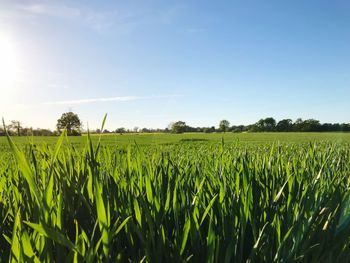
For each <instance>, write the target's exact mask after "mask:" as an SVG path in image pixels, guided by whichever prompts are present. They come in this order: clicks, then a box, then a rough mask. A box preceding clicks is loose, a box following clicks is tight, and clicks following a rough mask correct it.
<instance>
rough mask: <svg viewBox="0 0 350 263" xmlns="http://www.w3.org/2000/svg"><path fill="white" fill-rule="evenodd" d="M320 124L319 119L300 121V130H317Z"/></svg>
mask: <svg viewBox="0 0 350 263" xmlns="http://www.w3.org/2000/svg"><path fill="white" fill-rule="evenodd" d="M321 127H322V126H321V124H320V121H319V120H315V119H308V120H305V121H303V122H302V126H301V130H300V131H303V132H317V131H320V130H321Z"/></svg>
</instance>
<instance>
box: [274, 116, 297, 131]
mask: <svg viewBox="0 0 350 263" xmlns="http://www.w3.org/2000/svg"><path fill="white" fill-rule="evenodd" d="M292 128H293V121H292V120H291V119H284V120H280V121H279V122H278V123H277V126H276V130H277V131H279V132H289V131H292Z"/></svg>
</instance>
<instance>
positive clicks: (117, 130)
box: [115, 127, 126, 134]
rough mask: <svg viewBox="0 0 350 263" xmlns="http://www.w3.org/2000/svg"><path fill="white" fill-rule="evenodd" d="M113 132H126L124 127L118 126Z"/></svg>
mask: <svg viewBox="0 0 350 263" xmlns="http://www.w3.org/2000/svg"><path fill="white" fill-rule="evenodd" d="M115 132H116V133H120V134H123V133H126V130H125V128H123V127H120V128H117V129H116V130H115Z"/></svg>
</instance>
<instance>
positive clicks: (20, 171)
mask: <svg viewBox="0 0 350 263" xmlns="http://www.w3.org/2000/svg"><path fill="white" fill-rule="evenodd" d="M123 136H124V135H123ZM170 136H174V137H171V138H178V139H177V140H176V141H175V140H174V141H171V140H170V143H169V141H168V142H165V141H164V144H153V143H152V141H151V142H149V141H148V144H146V143H145V144H143V145H142V144H141V145H139V144H138V142H137V141H136V139H135V141H136V143H135V142H129V141H128V140H126V141H124V144H121V145H119V144H118V143H115V141H114V140H115V139H112V138H113V136H112V137H110V140H109V141H106V140H105V138H106V137H108V136H103V137H101V138H99V137H94V138H91V137H83V138H67V137H66V136H65V135H64V134H63V135H62V136H61V137H60V138H58V139H57V138H55V140H53V141H52V142H51V143H49V144H37V143H35V142H32V143H29V142H28V141H26V139H19V140H23V141H22V143H20V144H18V142H20V141H19V140H18V138H15V140H11V139H10V138H9V142H8V144H7V145H8V146H7V147H8V148H6V149H8V150H7V154H6V155H5V154H4V153H3V155H2V159H1V162H0V218H1V220H0V235H1V236H0V255H1V260H0V261H4V262H5V261H8V259H10V261H12V262H53V261H55V262H72V261H75V262H107V261H110V262H116V261H117V262H118V261H119V262H127V261H131V262H139V261H144V262H183V261H189V262H203V261H208V262H247V261H250V262H273V261H276V262H295V261H300V262H347V260H348V258H349V257H350V243H349V242H350V239H349V236H350V235H349V234H350V227H349V225H350V215H349V210H350V209H349V207H350V206H349V194H350V191H349V175H350V150H349V149H350V148H349V143H347V142H344V140H342V142H340V141H338V140H334V141H330V140H326V139H316V140H309V141H307V140H305V141H300V142H298V141H291V140H290V139H291V138H289V139H288V140H285V141H284V142H279V143H278V142H276V143H271V142H269V141H265V142H264V141H263V140H262V138H264V137H260V138H259V135H257V136H258V139H256V141H255V142H254V141H253V142H252V141H249V140H243V139H242V137H232V140H231V141H230V140H227V141H226V140H225V142H221V140H219V138H220V137H219V135H218V137H215V139H213V137H206V136H209V135H205V136H202V137H201V136H199V135H197V134H196V135H191V136H192V137H187V135H180V136H177V135H170ZM176 136H177V137H176ZM188 136H190V135H188ZM215 136H216V135H215ZM250 136H252V135H250ZM261 136H269V135H267V134H265V135H261ZM294 136H298V135H294ZM309 136H310V135H309ZM120 137H122V136H120ZM120 137H117V138H118V139H119V138H120ZM134 137H138V136H134ZM123 138H124V137H123ZM129 138H131V137H129ZM193 138H194V139H198V140H197V141H196V140H191V139H193ZM205 138H212V139H211V140H209V141H203V139H205ZM225 138H226V137H225ZM229 138H231V137H229ZM237 138H239V140H237ZM250 138H253V136H252V137H250ZM200 139H201V140H202V141H201V140H200ZM217 139H218V140H217ZM180 140H183V141H182V142H181V141H180ZM13 141H17V146H19V147H17V146H16V144H14V143H13ZM271 141H272V140H271ZM310 141H314V142H310ZM24 142H26V143H24Z"/></svg>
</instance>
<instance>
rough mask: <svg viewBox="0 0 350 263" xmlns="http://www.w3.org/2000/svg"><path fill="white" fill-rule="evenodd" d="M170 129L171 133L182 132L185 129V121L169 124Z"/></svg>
mask: <svg viewBox="0 0 350 263" xmlns="http://www.w3.org/2000/svg"><path fill="white" fill-rule="evenodd" d="M171 131H172V132H173V133H183V132H185V131H186V122H184V121H177V122H174V123H173V124H172V125H171Z"/></svg>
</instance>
